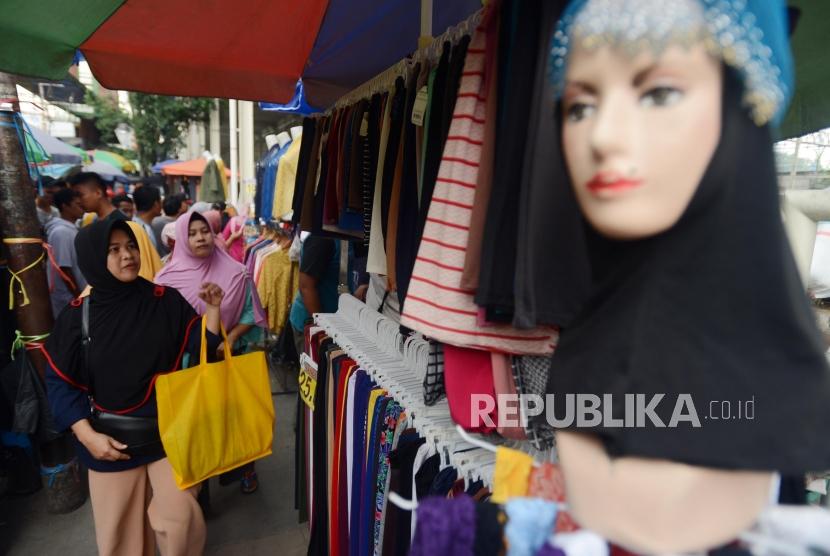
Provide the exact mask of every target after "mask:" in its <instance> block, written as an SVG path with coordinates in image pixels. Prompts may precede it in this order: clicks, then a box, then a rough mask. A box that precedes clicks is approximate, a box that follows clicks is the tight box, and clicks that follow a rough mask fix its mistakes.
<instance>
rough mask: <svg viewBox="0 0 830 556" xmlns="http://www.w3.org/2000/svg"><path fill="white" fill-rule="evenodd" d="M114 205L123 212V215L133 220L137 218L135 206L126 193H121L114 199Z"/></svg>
mask: <svg viewBox="0 0 830 556" xmlns="http://www.w3.org/2000/svg"><path fill="white" fill-rule="evenodd" d="M112 204H113V205H114V206H115V208H117V209H118V210H120V211H121V214H123V215H124V216H126V217H127V220H132V219H133V217H134V216H135V204H134V203H133V200H132V199H130V197H129V196H128V195H127V194H126V193H121V194H120V195H116V196H115V197H113V198H112Z"/></svg>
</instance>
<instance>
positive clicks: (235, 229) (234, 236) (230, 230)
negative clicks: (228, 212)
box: [222, 211, 245, 263]
mask: <svg viewBox="0 0 830 556" xmlns="http://www.w3.org/2000/svg"><path fill="white" fill-rule="evenodd" d="M239 212H242V214H239V215H237V216H232V217H231V218H230V220H228V222H227V224H225V226H224V227H223V228H222V239H224V240H225V245H226V246H227V248H228V254H229V255H230V256H231V257H233V259H234V260H235V261H238V262H240V263H241V262H243V261H244V260H245V238H243V237H242V235H243V233H244V231H245V214H244V211H239Z"/></svg>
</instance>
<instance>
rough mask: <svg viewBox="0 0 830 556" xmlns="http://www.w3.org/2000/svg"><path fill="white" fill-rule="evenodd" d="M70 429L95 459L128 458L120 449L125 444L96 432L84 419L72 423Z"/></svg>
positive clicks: (114, 459)
mask: <svg viewBox="0 0 830 556" xmlns="http://www.w3.org/2000/svg"><path fill="white" fill-rule="evenodd" d="M72 431H73V432H74V433H75V436H76V437H78V441H80V443H81V444H83V445H84V448H86V449H87V450H88V451H89V453H90V454H92V457H94V458H95V459H97V460H101V461H120V460H127V459H130V456H128V455H127V454H125V453H124V452H122V451H121V450H126V449H127V445H126V444H122V443H121V442H118V441H117V440H116V439H114V438H112V437H111V436H107V435H106V434H101V433H100V432H96V431H95V429H93V428H92V425H90V424H89V421H88V420H86V419H82V420H80V421H78V422H77V423H75V424H74V425H72Z"/></svg>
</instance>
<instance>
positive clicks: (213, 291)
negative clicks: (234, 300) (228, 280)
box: [199, 282, 225, 309]
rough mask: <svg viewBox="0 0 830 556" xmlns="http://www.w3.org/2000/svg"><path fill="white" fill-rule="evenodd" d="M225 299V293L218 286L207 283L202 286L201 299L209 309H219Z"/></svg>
mask: <svg viewBox="0 0 830 556" xmlns="http://www.w3.org/2000/svg"><path fill="white" fill-rule="evenodd" d="M224 297H225V292H223V291H222V288H220V287H219V286H217V285H216V284H212V283H210V282H206V283H204V284H202V289H201V290H199V299H201V300H202V301H204V302H205V305H207V306H208V307H216V308H217V309H218V308H219V307H220V306H221V305H222V299H223V298H224Z"/></svg>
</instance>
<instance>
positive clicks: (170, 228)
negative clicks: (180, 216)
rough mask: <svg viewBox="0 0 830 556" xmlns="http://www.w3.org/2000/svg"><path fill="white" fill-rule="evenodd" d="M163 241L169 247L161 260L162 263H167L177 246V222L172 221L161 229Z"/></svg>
mask: <svg viewBox="0 0 830 556" xmlns="http://www.w3.org/2000/svg"><path fill="white" fill-rule="evenodd" d="M161 243H162V245H164V246H165V247H166V248H167V254H166V255H165V256H164V258H163V259H162V260H161V262H162V264H167V263H168V262H169V261H170V258H171V257H172V256H173V248H174V247H175V246H176V223H175V222H170V223H169V224H166V225H165V226H164V229H163V230H162V231H161Z"/></svg>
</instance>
